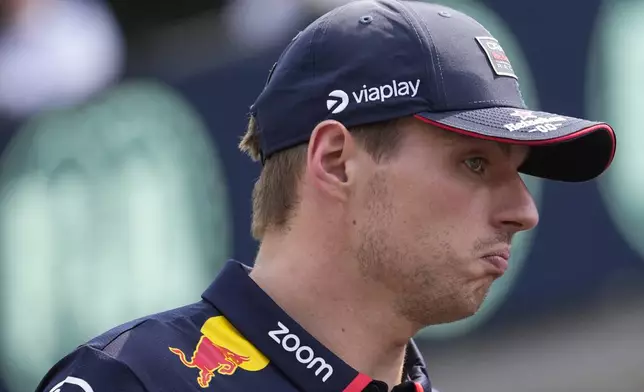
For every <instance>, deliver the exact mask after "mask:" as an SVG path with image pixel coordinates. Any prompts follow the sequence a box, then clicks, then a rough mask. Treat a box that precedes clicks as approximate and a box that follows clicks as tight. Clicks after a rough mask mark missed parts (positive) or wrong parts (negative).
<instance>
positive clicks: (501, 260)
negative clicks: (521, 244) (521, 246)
mask: <svg viewBox="0 0 644 392" xmlns="http://www.w3.org/2000/svg"><path fill="white" fill-rule="evenodd" d="M483 260H485V261H487V262H488V263H490V264H492V265H493V266H494V267H496V268H497V269H498V270H499V272H500V274H501V275H502V274H503V273H505V271H506V270H507V269H508V261H509V260H510V250H509V249H505V250H499V251H495V252H490V253H487V254H486V255H485V256H483Z"/></svg>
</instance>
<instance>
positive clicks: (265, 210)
mask: <svg viewBox="0 0 644 392" xmlns="http://www.w3.org/2000/svg"><path fill="white" fill-rule="evenodd" d="M397 125H398V124H397V120H390V121H384V122H378V123H372V124H367V125H362V126H357V127H352V128H350V129H349V131H350V132H351V134H352V135H353V136H354V137H355V139H356V141H357V142H358V143H359V144H360V145H361V146H362V147H363V148H364V149H365V150H366V151H367V152H368V153H369V154H370V155H371V156H372V158H373V159H374V160H375V161H376V162H379V161H381V160H382V159H385V158H388V157H390V156H392V155H393V154H394V152H395V151H396V150H397V147H398V145H399V141H400V137H401V131H400V128H399V127H398V126H397ZM307 147H308V144H307V143H303V144H301V145H298V146H295V147H291V148H289V149H286V150H283V151H280V152H277V153H275V154H273V155H272V156H271V157H270V159H267V160H266V161H265V162H264V167H263V168H262V172H261V174H260V176H259V179H258V180H257V181H256V182H255V186H254V188H253V195H252V203H253V211H252V223H251V233H252V235H253V237H254V238H255V239H257V240H258V241H261V239H262V238H263V236H264V233H266V231H267V230H279V231H285V230H288V228H289V221H290V219H291V218H292V217H293V214H294V212H295V207H296V206H297V203H298V201H299V197H298V192H297V187H298V182H299V180H300V176H301V175H302V173H303V170H304V166H305V163H306V154H307ZM239 149H240V150H241V151H242V152H244V153H246V154H247V155H248V156H250V158H251V159H252V160H254V161H259V160H260V159H261V156H262V155H261V148H260V143H259V135H258V129H257V123H256V121H255V118H254V117H253V116H251V118H250V120H249V121H248V127H247V129H246V133H245V135H244V136H243V138H242V140H241V142H240V143H239Z"/></svg>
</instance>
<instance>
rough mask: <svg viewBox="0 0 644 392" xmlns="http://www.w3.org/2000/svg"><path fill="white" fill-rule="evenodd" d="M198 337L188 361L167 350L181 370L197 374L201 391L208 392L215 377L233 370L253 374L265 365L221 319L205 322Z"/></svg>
mask: <svg viewBox="0 0 644 392" xmlns="http://www.w3.org/2000/svg"><path fill="white" fill-rule="evenodd" d="M201 333H202V336H201V339H199V343H197V347H196V348H195V349H194V352H193V353H192V358H190V359H188V358H187V357H186V354H185V353H184V352H183V351H182V350H180V349H178V348H174V347H170V348H169V349H170V351H171V352H172V353H173V354H176V355H177V356H178V357H179V360H180V361H181V363H182V364H183V365H184V366H186V367H188V368H191V369H198V370H199V375H198V377H197V383H198V384H199V386H200V387H202V388H208V386H209V385H210V383H211V382H212V379H213V377H215V373H217V374H219V375H222V376H231V375H233V374H235V371H236V370H237V369H242V370H246V371H250V372H257V371H259V370H262V369H264V368H265V367H266V365H268V358H266V357H265V356H264V354H262V353H261V352H260V351H259V350H258V349H257V348H255V346H253V345H252V344H251V343H250V342H249V341H248V340H246V339H245V338H244V337H243V336H242V335H241V334H240V333H239V331H237V329H235V327H233V326H232V324H230V322H229V321H228V320H227V319H226V318H225V317H223V316H217V317H212V318H210V319H208V320H207V321H206V323H205V324H204V326H203V327H202V328H201Z"/></svg>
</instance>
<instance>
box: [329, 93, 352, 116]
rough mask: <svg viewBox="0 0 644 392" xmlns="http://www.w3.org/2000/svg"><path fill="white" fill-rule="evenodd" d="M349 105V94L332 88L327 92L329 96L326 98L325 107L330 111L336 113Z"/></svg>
mask: <svg viewBox="0 0 644 392" xmlns="http://www.w3.org/2000/svg"><path fill="white" fill-rule="evenodd" d="M347 105H349V96H348V95H347V93H345V92H344V91H342V90H334V91H331V92H330V93H329V98H328V99H327V100H326V108H327V109H328V110H331V113H333V114H338V113H340V112H341V111H343V110H344V109H346V108H347Z"/></svg>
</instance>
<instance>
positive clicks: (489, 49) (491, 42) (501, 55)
mask: <svg viewBox="0 0 644 392" xmlns="http://www.w3.org/2000/svg"><path fill="white" fill-rule="evenodd" d="M476 41H477V42H478V43H479V45H481V48H483V51H484V52H485V54H486V55H487V59H488V60H489V62H490V66H492V70H493V71H494V73H495V74H497V75H499V76H509V77H511V78H515V79H519V78H518V77H517V75H516V74H515V73H514V69H512V64H510V60H509V59H508V56H507V55H506V54H505V51H504V50H503V48H502V47H501V45H500V44H499V41H497V40H496V39H495V38H492V37H476Z"/></svg>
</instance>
